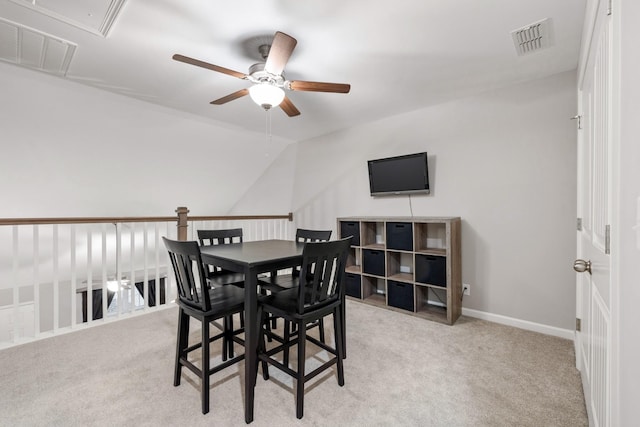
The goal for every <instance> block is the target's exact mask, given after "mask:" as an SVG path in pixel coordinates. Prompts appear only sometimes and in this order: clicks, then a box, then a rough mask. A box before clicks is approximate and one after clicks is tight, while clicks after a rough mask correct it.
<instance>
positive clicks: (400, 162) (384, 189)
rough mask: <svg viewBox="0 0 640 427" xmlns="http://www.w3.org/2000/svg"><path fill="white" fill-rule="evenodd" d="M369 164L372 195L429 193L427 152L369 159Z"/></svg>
mask: <svg viewBox="0 0 640 427" xmlns="http://www.w3.org/2000/svg"><path fill="white" fill-rule="evenodd" d="M368 164H369V188H370V190H371V195H372V196H388V195H394V194H411V193H423V194H428V193H429V170H428V168H427V153H426V152H425V153H415V154H407V155H404V156H396V157H387V158H384V159H376V160H369V161H368Z"/></svg>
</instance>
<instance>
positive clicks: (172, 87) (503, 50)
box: [0, 0, 586, 141]
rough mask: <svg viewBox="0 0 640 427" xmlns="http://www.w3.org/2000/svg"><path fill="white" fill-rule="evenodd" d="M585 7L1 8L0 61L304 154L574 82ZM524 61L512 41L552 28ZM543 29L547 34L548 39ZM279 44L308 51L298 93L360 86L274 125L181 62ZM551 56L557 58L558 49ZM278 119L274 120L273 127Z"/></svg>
mask: <svg viewBox="0 0 640 427" xmlns="http://www.w3.org/2000/svg"><path fill="white" fill-rule="evenodd" d="M585 4H586V0H561V1H558V0H423V1H416V0H396V1H394V2H388V1H381V0H368V1H364V0H359V1H343V0H323V1H316V2H309V1H300V0H245V1H241V2H240V1H224V2H222V1H215V0H211V1H202V0H180V1H175V0H86V1H82V2H78V1H75V0H0V60H3V61H6V62H10V63H14V64H16V65H17V66H23V67H28V68H32V69H38V70H40V71H42V72H47V73H51V74H56V75H58V76H60V78H65V79H68V80H71V81H74V82H78V83H80V84H86V85H91V86H95V87H98V88H100V89H104V90H108V91H113V92H117V93H120V94H123V95H126V96H131V97H135V98H138V99H141V100H143V101H148V102H151V103H156V104H160V105H163V106H166V107H170V108H174V109H178V110H182V111H186V112H190V113H193V114H196V115H199V116H203V117H206V118H208V119H210V120H213V121H216V122H219V123H221V124H222V125H223V126H231V127H240V128H243V129H248V130H252V131H258V132H264V130H265V124H267V125H268V126H270V128H271V131H272V132H273V134H274V135H278V136H281V137H284V138H288V139H291V140H295V141H300V140H305V139H308V138H312V137H314V136H318V135H322V134H325V133H330V132H332V131H335V130H338V129H344V128H349V127H353V126H358V125H359V124H362V123H366V122H370V121H373V120H378V119H380V118H383V117H386V116H392V115H396V114H399V113H402V112H406V111H411V110H415V109H419V108H423V107H425V106H429V105H433V104H437V103H441V102H444V101H447V100H449V99H453V98H458V97H461V96H465V95H469V94H473V93H478V92H481V91H484V90H488V89H491V88H496V87H502V86H507V85H510V84H514V83H519V82H524V81H528V80H533V79H538V78H542V77H546V76H549V75H552V74H555V73H559V72H564V71H568V70H574V69H575V68H576V66H577V62H578V55H579V50H580V42H581V32H582V23H583V18H584V13H585ZM547 18H549V19H548V20H547V21H545V27H544V28H540V29H542V30H543V34H542V36H543V38H542V41H543V45H542V48H541V49H536V50H535V51H534V52H532V53H529V54H525V55H519V54H518V52H517V50H516V47H515V44H514V38H513V36H512V32H513V31H514V30H518V29H521V28H525V27H529V26H530V25H531V24H535V23H538V22H540V21H542V20H545V19H547ZM536 29H537V27H536ZM276 31H282V32H284V33H287V34H289V35H291V36H292V37H294V38H295V39H297V42H298V44H297V46H296V48H295V50H294V51H293V54H292V55H291V58H290V59H289V61H288V63H287V65H286V67H285V77H286V78H287V79H289V80H310V81H320V82H336V83H349V84H351V91H350V93H348V94H335V93H321V92H301V91H291V92H287V96H288V97H289V99H291V101H292V102H293V104H294V105H295V106H296V107H297V108H298V110H300V112H301V114H300V115H299V116H297V117H288V116H287V115H286V114H284V112H283V111H281V109H280V108H275V109H273V110H271V111H270V112H268V113H265V112H264V111H263V110H262V109H261V108H260V107H259V106H257V105H256V104H254V103H253V102H252V101H251V99H250V98H249V97H248V96H245V97H242V98H239V99H236V100H234V101H231V102H229V103H226V104H224V105H211V104H210V101H212V100H214V99H218V98H221V97H223V96H225V95H228V94H230V93H233V92H235V91H237V90H240V89H243V88H247V87H249V86H250V82H248V81H245V80H240V79H237V78H234V77H231V76H229V75H225V74H222V73H217V72H214V71H211V70H208V69H204V68H200V67H196V66H193V65H188V64H185V63H181V62H177V61H174V60H172V56H173V55H174V54H176V53H179V54H182V55H186V56H189V57H192V58H197V59H199V60H202V61H205V62H209V63H212V64H215V65H218V66H222V67H225V68H229V69H232V70H236V71H239V72H241V73H248V70H249V67H250V66H251V65H252V64H254V63H256V62H259V61H260V55H259V53H258V49H257V48H258V45H260V44H263V43H264V42H265V41H269V40H270V37H272V36H273V34H274V33H275V32H276ZM547 44H548V45H547ZM265 116H267V117H265Z"/></svg>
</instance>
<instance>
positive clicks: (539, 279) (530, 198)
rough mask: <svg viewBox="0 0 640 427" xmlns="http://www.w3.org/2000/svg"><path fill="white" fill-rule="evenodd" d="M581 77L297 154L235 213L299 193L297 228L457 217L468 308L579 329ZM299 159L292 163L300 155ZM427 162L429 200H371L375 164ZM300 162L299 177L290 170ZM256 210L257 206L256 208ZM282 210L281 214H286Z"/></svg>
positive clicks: (308, 145) (406, 119) (304, 145)
mask: <svg viewBox="0 0 640 427" xmlns="http://www.w3.org/2000/svg"><path fill="white" fill-rule="evenodd" d="M575 84H576V81H575V73H574V72H568V73H563V74H560V75H556V76H553V77H550V78H546V79H543V80H539V81H535V82H531V83H526V84H521V85H518V86H513V87H510V88H506V89H500V90H495V91H491V92H488V93H485V94H482V95H478V96H472V97H469V98H466V99H461V100H458V101H454V102H450V103H446V104H442V105H438V106H435V107H430V108H425V109H422V110H418V111H414V112H411V113H407V114H402V115H398V116H394V117H390V118H387V119H384V120H380V121H378V122H375V123H370V124H367V125H363V126H360V127H358V128H351V129H348V130H345V131H342V132H338V133H335V134H332V135H327V136H325V137H322V138H317V139H314V140H310V141H305V142H301V143H299V144H298V147H297V148H295V150H294V149H293V148H291V147H290V148H289V149H288V150H287V151H285V152H284V153H283V154H282V155H281V158H279V159H278V160H277V161H276V162H274V163H273V164H272V165H271V166H270V168H269V170H268V173H266V174H265V175H263V177H262V178H261V179H260V180H259V182H260V185H259V186H256V187H255V188H254V189H252V190H251V191H249V192H248V193H247V194H246V195H245V197H244V198H243V199H242V200H240V201H239V203H238V204H237V205H236V206H235V207H234V208H233V210H232V212H234V213H251V212H256V211H258V210H259V209H257V207H258V206H259V207H262V206H263V203H268V202H269V196H268V195H267V194H265V192H264V189H265V188H283V189H285V191H286V190H287V189H288V188H289V186H290V185H291V182H293V192H292V197H291V199H290V200H283V199H281V198H279V199H277V202H278V203H282V204H285V203H288V204H289V205H288V206H286V207H285V206H283V209H284V210H287V208H289V207H290V208H291V209H292V211H293V212H294V220H295V223H296V225H297V226H299V227H306V228H331V229H333V230H334V232H335V229H336V218H337V217H341V216H354V215H356V216H364V215H375V216H393V215H397V216H407V215H411V214H413V215H415V216H460V217H461V218H462V220H463V230H462V248H463V249H462V257H463V260H462V264H463V274H462V277H463V281H464V283H469V284H471V286H472V291H471V296H470V297H465V300H464V303H463V306H464V307H466V308H470V309H475V310H480V311H484V312H488V313H492V314H499V315H504V316H509V317H513V318H517V319H522V320H527V321H532V322H536V323H540V324H544V325H549V326H553V327H557V328H563V329H569V330H572V329H573V327H574V322H575V320H574V318H575V277H574V273H573V270H572V269H571V266H572V263H573V260H574V259H575V221H576V219H575V218H576V214H575V206H576V126H575V123H574V122H572V121H571V120H569V118H570V117H572V116H573V115H575V108H576V107H575V105H576V90H575ZM294 151H295V153H294ZM419 151H427V152H428V153H429V168H430V180H431V188H432V193H431V194H430V195H421V196H412V197H411V200H409V198H408V197H407V196H401V197H398V196H396V197H387V198H372V197H370V195H369V188H368V175H367V165H366V161H367V160H368V159H373V158H379V157H385V156H391V155H400V154H408V153H413V152H419ZM294 154H295V157H296V160H295V162H294V163H295V171H293V174H292V175H289V176H287V175H286V174H277V173H275V171H279V170H281V168H282V170H288V169H287V168H289V165H290V164H291V162H292V160H291V158H292V156H293V155H294ZM255 201H259V203H257V205H256V206H254V205H253V202H255ZM281 210H282V209H281Z"/></svg>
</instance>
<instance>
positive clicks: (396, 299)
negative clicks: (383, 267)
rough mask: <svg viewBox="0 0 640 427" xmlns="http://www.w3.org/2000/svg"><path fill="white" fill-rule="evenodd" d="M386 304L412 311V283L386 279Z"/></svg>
mask: <svg viewBox="0 0 640 427" xmlns="http://www.w3.org/2000/svg"><path fill="white" fill-rule="evenodd" d="M387 298H388V305H390V306H392V307H397V308H402V309H404V310H409V311H413V285H412V284H411V283H403V282H396V281H394V280H389V281H387Z"/></svg>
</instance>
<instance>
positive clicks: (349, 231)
mask: <svg viewBox="0 0 640 427" xmlns="http://www.w3.org/2000/svg"><path fill="white" fill-rule="evenodd" d="M349 236H353V238H352V239H351V246H360V223H359V222H358V221H340V238H342V239H344V238H345V237H349Z"/></svg>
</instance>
